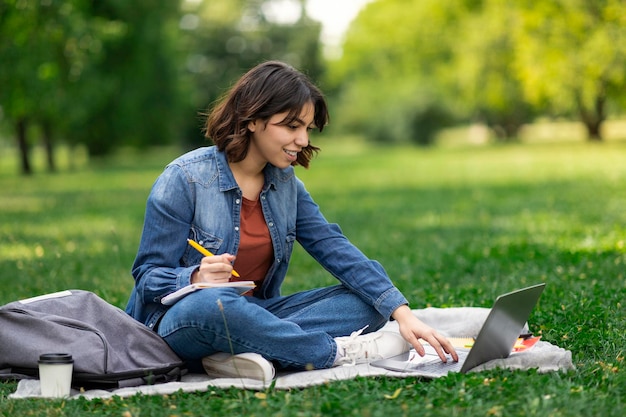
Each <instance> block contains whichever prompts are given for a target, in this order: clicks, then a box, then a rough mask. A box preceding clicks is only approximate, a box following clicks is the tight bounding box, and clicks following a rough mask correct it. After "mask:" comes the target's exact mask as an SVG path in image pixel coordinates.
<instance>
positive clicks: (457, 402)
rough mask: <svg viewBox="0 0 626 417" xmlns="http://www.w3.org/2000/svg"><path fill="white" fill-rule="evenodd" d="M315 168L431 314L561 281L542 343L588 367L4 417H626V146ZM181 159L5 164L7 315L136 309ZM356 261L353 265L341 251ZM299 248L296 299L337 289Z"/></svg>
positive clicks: (408, 155) (343, 211)
mask: <svg viewBox="0 0 626 417" xmlns="http://www.w3.org/2000/svg"><path fill="white" fill-rule="evenodd" d="M320 145H321V146H322V148H323V151H322V153H321V154H320V155H319V157H318V158H317V159H316V160H314V161H313V163H312V166H311V168H310V169H309V170H303V169H298V175H299V176H300V177H301V178H302V179H303V180H304V181H305V183H306V184H307V187H308V189H309V191H310V192H311V193H312V194H313V196H314V198H315V199H316V200H317V202H318V203H319V204H320V206H321V207H322V210H323V212H324V213H325V215H326V217H327V218H328V219H329V220H330V221H333V222H337V223H339V224H340V225H341V227H342V229H343V230H344V232H345V233H346V235H347V236H348V237H349V238H350V239H351V240H352V241H353V242H354V243H356V244H357V246H359V247H360V248H361V249H362V250H363V251H364V252H365V253H366V254H368V255H369V256H371V257H373V258H376V259H378V260H379V261H380V262H381V263H382V264H383V265H384V266H385V268H386V269H387V271H388V273H389V275H390V276H391V277H392V279H393V280H394V281H395V282H396V284H397V286H398V287H399V288H400V289H401V290H402V291H403V292H404V293H405V294H406V296H407V298H408V299H409V300H410V301H411V303H412V307H413V308H421V307H426V306H436V307H449V306H479V307H488V306H490V305H491V303H492V302H493V300H494V298H495V297H496V296H497V295H498V294H500V293H503V292H507V291H511V290H513V289H516V288H519V287H521V286H525V285H529V284H534V283H538V282H546V283H547V287H546V290H545V292H544V294H543V296H542V298H541V300H540V302H539V305H538V307H537V308H536V309H535V311H534V312H533V314H532V316H531V318H530V321H529V324H530V328H531V330H532V331H533V332H534V333H536V334H541V335H542V337H543V340H545V341H548V342H551V343H553V344H556V345H559V346H561V347H563V348H566V349H568V350H571V352H572V355H573V360H574V363H575V365H576V368H577V369H576V370H575V371H571V372H567V373H560V372H556V373H548V374H539V373H537V372H535V371H505V370H494V371H489V372H481V373H473V374H467V375H458V374H457V375H451V376H448V377H446V378H441V379H438V380H434V381H428V380H421V379H417V378H408V379H388V378H358V379H356V380H352V381H344V382H334V383H329V384H326V385H323V386H319V387H312V388H308V389H302V390H291V391H279V390H274V389H268V390H267V391H265V392H251V391H243V390H238V389H209V390H208V391H207V392H203V393H193V394H190V393H177V394H175V395H169V396H155V397H149V396H135V397H131V398H125V399H121V398H113V399H110V400H104V401H102V400H93V401H87V400H83V399H80V400H72V401H62V400H58V401H50V400H8V399H7V396H8V394H9V393H11V392H12V391H13V390H14V389H15V386H16V384H15V383H5V384H0V410H1V411H0V415H2V416H12V417H13V416H20V415H29V416H82V415H102V416H126V417H129V416H134V417H138V416H142V417H143V416H186V415H216V416H231V415H242V416H244V415H245V416H318V415H331V416H332V415H334V416H347V415H354V416H416V415H419V416H461V415H463V416H468V415H471V416H515V415H519V416H522V415H523V416H529V415H538V416H600V415H602V416H611V415H614V416H621V415H624V413H625V411H626V364H625V363H624V346H626V314H625V308H624V305H623V304H624V302H625V299H626V297H625V295H626V279H625V271H626V270H625V268H626V244H625V243H626V143H624V142H620V141H611V142H608V143H605V144H587V143H573V142H569V143H568V142H560V143H552V144H549V143H547V144H539V143H534V144H532V145H523V144H513V145H510V146H482V147H451V148H436V149H416V148H409V147H395V148H388V147H371V146H366V145H363V144H358V143H357V142H347V143H342V142H341V140H340V139H338V138H334V139H332V140H331V139H325V140H324V141H322V142H321V143H320ZM176 154H177V151H176V150H173V149H161V150H153V151H150V152H142V153H137V154H133V153H132V152H125V153H122V154H120V155H118V156H117V157H115V158H113V159H111V160H108V161H100V162H97V163H92V164H89V165H83V166H78V167H76V168H74V169H73V170H69V169H63V170H62V171H61V172H60V173H57V174H54V175H44V174H37V175H34V176H33V177H30V178H21V177H18V176H16V175H14V174H13V172H12V170H10V169H7V168H6V164H5V165H4V166H5V168H3V165H2V164H3V163H5V161H4V160H2V159H0V190H2V191H1V192H0V271H1V272H0V288H2V291H1V292H0V304H4V303H6V302H9V301H12V300H14V299H18V298H25V297H29V296H34V295H38V294H42V293H46V292H52V291H57V290H61V289H67V288H80V289H86V290H91V291H94V292H96V293H97V294H99V295H100V296H102V297H103V298H105V299H106V300H108V301H109V302H111V303H112V304H114V305H117V306H119V307H123V306H124V305H125V302H126V298H127V294H128V293H129V291H130V288H131V286H132V278H131V277H130V274H129V269H130V265H131V263H132V261H133V258H134V255H135V250H136V248H137V244H138V241H139V234H140V232H141V227H142V221H143V210H144V203H145V199H146V197H147V195H148V192H149V189H150V186H151V184H152V182H153V181H154V179H155V178H156V176H157V175H158V174H159V172H160V171H161V169H162V167H163V165H164V164H165V163H166V162H168V161H169V160H170V159H171V158H172V157H174V156H175V155H176ZM338 255H340V254H338ZM331 283H332V279H331V278H330V277H329V276H328V275H327V273H325V271H323V270H322V269H321V268H320V267H318V266H317V265H316V264H315V262H314V261H312V260H311V259H310V258H309V257H308V256H307V255H306V254H305V253H304V252H303V251H302V250H301V249H299V248H297V249H296V253H295V254H294V256H293V257H292V265H291V267H290V270H289V274H288V277H287V280H286V283H285V286H284V292H285V293H289V292H293V291H298V290H302V289H305V288H309V287H311V286H320V285H327V284H331Z"/></svg>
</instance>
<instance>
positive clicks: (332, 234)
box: [296, 180, 408, 318]
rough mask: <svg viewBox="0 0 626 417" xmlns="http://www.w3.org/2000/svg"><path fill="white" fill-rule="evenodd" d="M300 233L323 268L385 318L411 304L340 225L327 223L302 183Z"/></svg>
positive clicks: (299, 184)
mask: <svg viewBox="0 0 626 417" xmlns="http://www.w3.org/2000/svg"><path fill="white" fill-rule="evenodd" d="M296 234H297V240H298V242H299V243H300V244H301V245H302V247H303V248H304V249H305V250H306V251H307V252H308V253H309V254H310V255H311V256H312V257H313V258H315V259H316V260H317V261H318V262H319V263H320V265H322V266H323V267H324V268H325V269H326V270H327V271H329V272H330V273H331V274H332V275H333V276H335V277H336V278H337V279H338V280H339V281H341V283H342V284H343V285H345V286H346V287H348V288H349V289H350V290H352V291H353V292H355V293H356V294H358V295H359V296H360V297H361V298H362V299H363V300H365V301H366V302H367V303H369V304H370V305H372V306H373V307H374V308H376V310H377V311H378V312H379V313H380V314H381V315H383V317H386V318H390V316H391V314H392V313H393V311H394V310H395V309H396V308H398V307H400V306H401V305H404V304H408V301H407V299H406V298H405V297H404V295H402V293H401V292H400V291H399V290H398V289H397V288H396V287H395V286H394V285H393V283H392V282H391V279H390V278H389V276H388V275H387V273H386V272H385V270H384V268H383V267H382V265H381V264H380V263H379V262H377V261H375V260H372V259H369V258H368V257H367V256H365V255H364V254H363V253H362V252H361V251H360V250H359V249H358V248H357V247H356V246H354V245H353V244H352V243H351V242H350V241H349V240H348V238H347V237H346V236H345V235H344V234H343V232H342V231H341V229H340V228H339V226H338V225H337V224H333V223H329V222H328V221H327V220H326V218H325V217H324V216H323V215H322V213H321V212H320V209H319V207H318V205H317V204H316V203H315V202H314V201H313V199H312V197H311V195H310V194H309V193H308V192H307V191H306V189H305V187H304V184H303V183H302V182H301V181H299V180H298V217H297V224H296Z"/></svg>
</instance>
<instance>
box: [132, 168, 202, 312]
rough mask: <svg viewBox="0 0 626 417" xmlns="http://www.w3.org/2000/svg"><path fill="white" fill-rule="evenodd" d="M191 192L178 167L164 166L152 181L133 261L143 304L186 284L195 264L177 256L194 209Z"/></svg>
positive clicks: (182, 248)
mask: <svg viewBox="0 0 626 417" xmlns="http://www.w3.org/2000/svg"><path fill="white" fill-rule="evenodd" d="M194 201H195V196H194V194H193V188H192V187H190V184H189V182H188V181H187V179H186V177H185V175H184V173H183V172H182V170H181V169H180V168H179V167H177V166H175V165H173V166H169V167H168V168H166V170H165V171H164V172H163V173H162V174H161V176H160V177H159V178H158V179H157V180H156V182H155V183H154V185H153V187H152V190H151V192H150V196H149V197H148V201H147V203H146V213H145V220H144V226H143V232H142V235H141V241H140V243H139V250H138V251H137V256H136V258H135V262H134V264H133V269H132V274H133V277H134V278H135V290H136V292H137V296H138V297H139V299H140V300H141V301H142V302H143V303H144V304H150V303H154V302H159V301H160V299H161V298H162V297H164V296H165V295H167V294H169V293H171V292H174V291H176V290H177V289H180V288H182V287H184V286H186V285H189V283H190V280H191V274H192V272H193V271H194V269H195V268H196V266H190V267H184V266H182V265H181V262H180V260H181V258H182V256H183V254H184V252H185V250H186V248H187V237H188V236H189V230H190V227H191V222H192V216H193V213H194Z"/></svg>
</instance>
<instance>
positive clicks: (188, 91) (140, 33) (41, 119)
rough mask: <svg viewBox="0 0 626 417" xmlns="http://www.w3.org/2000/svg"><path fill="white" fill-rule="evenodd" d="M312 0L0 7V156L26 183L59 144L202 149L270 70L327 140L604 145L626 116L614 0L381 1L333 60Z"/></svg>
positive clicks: (38, 2)
mask: <svg viewBox="0 0 626 417" xmlns="http://www.w3.org/2000/svg"><path fill="white" fill-rule="evenodd" d="M307 2H308V0H165V1H162V0H161V1H156V0H136V1H134V2H132V3H129V2H127V1H125V0H106V1H99V2H91V1H88V0H0V62H1V63H2V64H1V65H0V85H1V86H2V88H0V146H2V147H9V146H11V147H14V148H16V149H17V150H18V153H17V155H18V157H19V160H18V161H19V165H18V166H19V169H20V171H21V172H23V173H25V174H28V173H31V172H32V170H33V168H32V163H31V152H32V149H33V146H34V145H36V144H39V145H41V148H42V149H44V150H45V153H46V161H47V164H46V165H47V169H48V170H49V171H54V170H55V169H56V168H57V167H56V165H57V156H56V151H57V149H58V145H60V144H63V145H66V146H69V147H70V148H71V147H77V148H79V149H86V151H87V154H88V155H89V156H90V157H92V158H93V157H97V156H102V155H108V154H110V153H112V152H114V151H115V150H116V149H118V148H120V147H123V146H132V147H136V148H139V149H141V148H145V147H148V146H152V145H171V144H178V145H183V146H184V147H187V148H190V147H195V146H197V145H198V144H200V143H202V141H203V140H204V138H203V136H202V118H201V115H202V114H203V113H205V112H206V111H207V109H208V108H209V107H210V106H211V105H212V104H213V103H214V102H215V100H217V99H218V98H219V97H220V96H221V95H222V94H223V93H224V92H225V91H226V90H227V89H228V88H229V86H230V85H232V83H233V82H234V81H235V80H236V79H237V78H238V77H239V76H240V75H241V74H242V73H243V72H245V71H246V70H247V69H249V68H250V67H252V66H253V65H255V64H257V63H259V62H261V61H263V60H267V59H279V60H283V61H286V62H288V63H290V64H292V65H294V66H295V67H297V68H299V69H301V70H303V71H304V72H306V73H307V74H308V75H309V76H310V77H311V78H312V79H313V80H314V81H315V82H316V83H318V84H319V85H320V86H321V87H322V89H323V90H325V91H326V92H327V94H328V97H329V100H330V101H331V105H332V108H331V110H332V118H331V125H330V127H329V130H331V132H334V133H345V132H349V133H352V134H359V135H363V136H365V137H366V138H369V139H370V140H374V141H377V142H384V143H417V144H420V145H430V144H434V143H435V142H436V139H437V137H438V134H439V133H440V131H441V130H442V129H443V128H447V127H451V126H457V125H465V124H470V123H474V124H476V123H478V124H481V125H484V126H486V127H487V128H488V133H489V134H488V135H487V137H488V138H495V139H496V140H502V141H504V140H507V141H512V140H516V139H519V137H520V131H521V129H523V128H524V127H525V126H527V125H528V124H529V123H531V122H533V121H534V120H536V118H538V117H543V118H545V117H549V118H554V117H558V118H566V119H568V120H577V121H579V122H580V123H581V124H582V125H583V126H584V127H585V129H586V134H587V137H588V138H589V139H591V140H595V141H600V140H602V138H603V135H605V129H604V126H605V121H606V120H608V119H610V118H617V117H622V116H623V115H624V114H623V113H624V111H623V110H624V104H625V103H626V93H625V92H626V88H625V87H626V72H625V71H624V68H625V67H626V5H625V4H624V2H623V1H622V0H596V1H594V2H588V1H584V0H545V1H542V2H541V4H540V5H538V4H537V3H536V2H535V1H528V0H524V1H513V0H374V1H371V2H370V3H368V4H367V5H366V6H365V7H364V8H363V9H362V10H361V12H360V14H359V15H358V16H357V17H356V19H355V20H354V21H353V22H352V23H351V25H350V27H349V29H348V31H347V33H346V35H345V39H344V41H343V45H342V51H343V53H342V54H341V55H340V56H323V54H322V51H323V48H322V45H321V44H320V33H321V24H320V22H317V21H315V20H313V19H311V18H310V17H309V16H308V15H307V13H306V10H307V9H306V5H307ZM294 8H295V9H296V10H297V9H298V8H299V9H300V13H299V15H294V16H292V18H291V19H284V18H281V17H280V15H279V14H278V15H277V11H281V10H286V9H290V10H292V9H294ZM333 12H334V11H333V10H329V11H328V13H333Z"/></svg>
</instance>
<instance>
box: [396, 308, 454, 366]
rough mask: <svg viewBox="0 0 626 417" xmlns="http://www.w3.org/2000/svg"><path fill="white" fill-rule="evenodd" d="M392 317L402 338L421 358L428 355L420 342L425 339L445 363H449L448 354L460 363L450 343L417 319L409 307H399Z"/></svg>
mask: <svg viewBox="0 0 626 417" xmlns="http://www.w3.org/2000/svg"><path fill="white" fill-rule="evenodd" d="M391 316H392V317H393V318H394V319H395V320H396V321H397V322H398V327H399V329H400V334H401V335H402V337H403V338H404V339H405V340H406V341H407V342H409V343H410V344H411V345H412V346H413V347H414V348H415V351H416V352H417V353H418V354H419V355H420V356H424V355H425V354H426V351H425V350H424V346H422V344H421V343H420V341H419V339H423V340H425V341H426V342H428V344H430V345H431V346H432V347H433V348H434V349H435V351H436V352H437V354H438V355H439V357H440V358H441V360H442V361H443V362H447V361H448V358H447V356H446V354H449V355H450V356H451V357H452V359H453V360H454V361H455V362H458V360H459V357H458V355H457V353H456V351H455V350H454V347H453V346H452V344H451V343H450V341H449V340H448V339H447V338H446V337H444V336H442V335H441V334H439V333H438V332H437V331H436V330H435V329H433V328H432V327H430V326H429V325H427V324H425V323H424V322H422V321H421V320H419V319H418V318H417V317H415V315H413V312H412V311H411V309H410V308H409V307H408V306H407V305H403V306H400V307H398V308H397V309H396V310H395V311H394V312H393V313H392V314H391Z"/></svg>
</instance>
